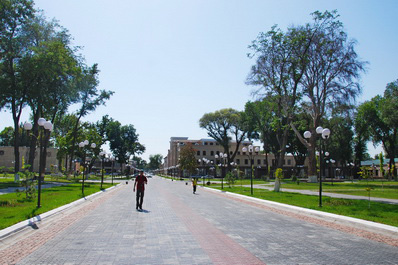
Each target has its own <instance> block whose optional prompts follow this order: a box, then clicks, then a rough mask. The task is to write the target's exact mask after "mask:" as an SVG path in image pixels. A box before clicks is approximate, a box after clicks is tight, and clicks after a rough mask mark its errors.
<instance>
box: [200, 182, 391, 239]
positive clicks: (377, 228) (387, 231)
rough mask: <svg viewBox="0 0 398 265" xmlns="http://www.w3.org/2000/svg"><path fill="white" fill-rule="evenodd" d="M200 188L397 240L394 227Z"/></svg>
mask: <svg viewBox="0 0 398 265" xmlns="http://www.w3.org/2000/svg"><path fill="white" fill-rule="evenodd" d="M202 188H204V189H208V190H209V191H212V192H219V193H223V194H225V195H227V196H231V197H236V198H239V199H243V200H246V201H252V202H256V203H259V204H263V205H266V206H269V207H272V208H275V209H279V210H285V211H288V212H293V213H297V214H302V215H307V216H310V217H315V218H318V219H323V220H326V221H329V222H332V223H338V224H341V225H346V226H350V227H355V228H361V229H363V230H366V231H370V232H374V233H381V234H384V235H388V236H390V237H391V236H393V237H396V238H398V227H395V226H391V225H385V224H380V223H376V222H372V221H367V220H362V219H358V218H354V217H348V216H344V215H338V214H333V213H327V212H322V211H317V210H312V209H307V208H303V207H298V206H293V205H289V204H284V203H279V202H274V201H268V200H263V199H258V198H253V197H249V196H246V195H241V194H237V193H232V192H228V191H222V190H217V189H212V188H208V187H202Z"/></svg>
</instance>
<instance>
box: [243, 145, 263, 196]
mask: <svg viewBox="0 0 398 265" xmlns="http://www.w3.org/2000/svg"><path fill="white" fill-rule="evenodd" d="M259 151H260V148H259V147H258V146H256V147H254V146H253V145H249V146H248V147H243V148H242V152H243V153H246V154H247V157H248V158H249V159H250V167H251V169H250V194H251V195H253V159H254V156H255V153H254V152H256V153H258V152H259Z"/></svg>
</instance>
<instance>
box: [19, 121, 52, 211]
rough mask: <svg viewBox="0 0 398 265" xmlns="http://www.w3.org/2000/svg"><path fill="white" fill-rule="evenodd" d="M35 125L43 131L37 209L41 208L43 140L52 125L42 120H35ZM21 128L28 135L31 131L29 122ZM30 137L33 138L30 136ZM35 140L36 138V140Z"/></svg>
mask: <svg viewBox="0 0 398 265" xmlns="http://www.w3.org/2000/svg"><path fill="white" fill-rule="evenodd" d="M37 124H38V125H39V129H40V128H42V129H43V135H42V137H41V139H40V141H39V142H40V159H39V177H38V183H37V208H40V207H41V182H42V179H44V160H45V159H46V152H45V146H44V140H45V139H47V132H48V133H51V132H52V131H53V124H52V123H51V122H50V121H46V119H44V118H39V119H38V120H37ZM23 128H24V129H25V130H26V131H28V133H29V132H30V131H31V130H32V128H33V126H32V124H31V123H30V122H25V124H24V125H23ZM32 136H34V135H33V134H32ZM36 139H37V138H36ZM37 140H39V139H37Z"/></svg>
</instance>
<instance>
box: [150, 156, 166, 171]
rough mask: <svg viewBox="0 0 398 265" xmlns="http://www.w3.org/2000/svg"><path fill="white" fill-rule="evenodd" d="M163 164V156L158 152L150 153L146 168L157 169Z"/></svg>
mask: <svg viewBox="0 0 398 265" xmlns="http://www.w3.org/2000/svg"><path fill="white" fill-rule="evenodd" d="M162 164H163V156H162V155H160V154H156V155H150V156H149V163H148V169H152V170H154V169H158V168H160V166H161V165H162Z"/></svg>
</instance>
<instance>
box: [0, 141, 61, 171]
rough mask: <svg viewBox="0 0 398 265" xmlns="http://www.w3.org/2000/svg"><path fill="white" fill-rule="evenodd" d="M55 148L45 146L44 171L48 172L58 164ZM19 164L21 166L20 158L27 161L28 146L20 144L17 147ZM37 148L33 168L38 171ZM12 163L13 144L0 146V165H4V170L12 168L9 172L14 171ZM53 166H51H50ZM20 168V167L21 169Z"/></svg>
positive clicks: (13, 154) (13, 158)
mask: <svg viewBox="0 0 398 265" xmlns="http://www.w3.org/2000/svg"><path fill="white" fill-rule="evenodd" d="M57 151H58V150H57V149H56V148H47V158H46V169H45V172H46V173H49V172H51V171H52V170H54V168H56V167H57V166H58V160H57ZM19 156H20V157H19V159H20V160H19V164H20V165H21V167H22V159H24V160H25V163H26V164H27V163H28V158H29V147H25V146H21V147H19ZM39 160H40V159H39V149H36V152H35V160H34V164H33V169H34V171H35V172H38V171H39ZM14 163H15V153H14V147H13V146H0V167H4V168H5V169H6V170H8V169H9V168H12V170H9V171H11V172H13V171H14V169H13V168H14ZM51 166H53V167H51ZM21 170H22V169H21Z"/></svg>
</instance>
